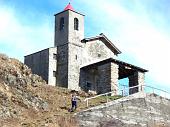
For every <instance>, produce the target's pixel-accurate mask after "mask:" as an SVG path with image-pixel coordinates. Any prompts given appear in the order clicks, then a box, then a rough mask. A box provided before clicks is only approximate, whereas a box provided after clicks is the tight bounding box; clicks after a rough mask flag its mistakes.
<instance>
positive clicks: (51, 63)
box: [24, 4, 147, 94]
mask: <svg viewBox="0 0 170 127" xmlns="http://www.w3.org/2000/svg"><path fill="white" fill-rule="evenodd" d="M84 17H85V16H84V15H83V14H81V13H79V12H76V11H75V10H74V9H73V7H72V6H71V4H68V5H67V7H66V8H65V9H64V11H62V12H60V13H58V14H55V40H54V47H51V48H47V49H44V50H41V51H38V52H36V53H33V54H30V55H27V56H25V57H24V63H25V64H26V65H28V66H29V67H30V68H31V69H32V71H33V73H36V74H38V75H40V76H42V77H43V78H44V79H45V80H46V81H47V83H48V84H49V85H53V86H60V87H65V88H68V89H72V90H85V91H94V92H96V93H98V94H99V93H105V92H109V91H115V94H117V92H118V89H119V88H118V80H119V79H123V78H128V79H129V86H130V87H131V86H142V85H144V77H145V72H147V70H145V69H143V68H140V67H137V66H135V65H132V64H129V63H125V62H123V61H119V60H117V59H116V58H117V57H118V55H119V54H120V53H121V51H120V50H119V49H118V48H117V47H116V46H115V45H114V44H113V43H112V42H111V41H110V40H109V39H108V38H107V37H106V36H105V35H104V34H103V33H101V34H99V35H97V36H94V37H89V38H85V37H84ZM142 89H143V88H142V87H138V88H135V89H133V90H131V91H129V92H130V93H134V92H137V91H140V90H142Z"/></svg>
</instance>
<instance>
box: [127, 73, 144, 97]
mask: <svg viewBox="0 0 170 127" xmlns="http://www.w3.org/2000/svg"><path fill="white" fill-rule="evenodd" d="M128 78H129V87H133V86H138V85H139V87H135V88H132V89H130V90H129V94H133V93H136V92H138V91H143V90H144V87H143V85H145V74H144V73H142V72H134V74H133V75H131V76H129V77H128Z"/></svg>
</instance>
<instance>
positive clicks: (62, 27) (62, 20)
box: [60, 17, 64, 30]
mask: <svg viewBox="0 0 170 127" xmlns="http://www.w3.org/2000/svg"><path fill="white" fill-rule="evenodd" d="M63 29H64V17H62V18H60V30H63Z"/></svg>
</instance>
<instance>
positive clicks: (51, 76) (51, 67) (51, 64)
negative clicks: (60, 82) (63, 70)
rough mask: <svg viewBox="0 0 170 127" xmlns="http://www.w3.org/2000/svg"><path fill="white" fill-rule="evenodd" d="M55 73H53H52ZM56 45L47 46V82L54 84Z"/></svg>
mask: <svg viewBox="0 0 170 127" xmlns="http://www.w3.org/2000/svg"><path fill="white" fill-rule="evenodd" d="M54 73H55V74H54ZM56 74H57V47H52V48H49V70H48V84H49V85H53V86H56Z"/></svg>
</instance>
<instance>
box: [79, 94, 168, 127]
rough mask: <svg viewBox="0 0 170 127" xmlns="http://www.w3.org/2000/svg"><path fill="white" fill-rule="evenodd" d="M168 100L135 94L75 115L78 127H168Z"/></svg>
mask: <svg viewBox="0 0 170 127" xmlns="http://www.w3.org/2000/svg"><path fill="white" fill-rule="evenodd" d="M169 109H170V100H168V99H166V98H162V97H160V96H157V95H155V94H145V93H136V94H133V95H131V96H128V97H124V98H121V99H118V100H115V101H112V102H109V103H106V104H103V105H100V106H96V107H93V108H90V109H87V110H85V111H82V112H79V113H77V114H76V117H77V120H78V121H79V124H80V127H170V110H169Z"/></svg>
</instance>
